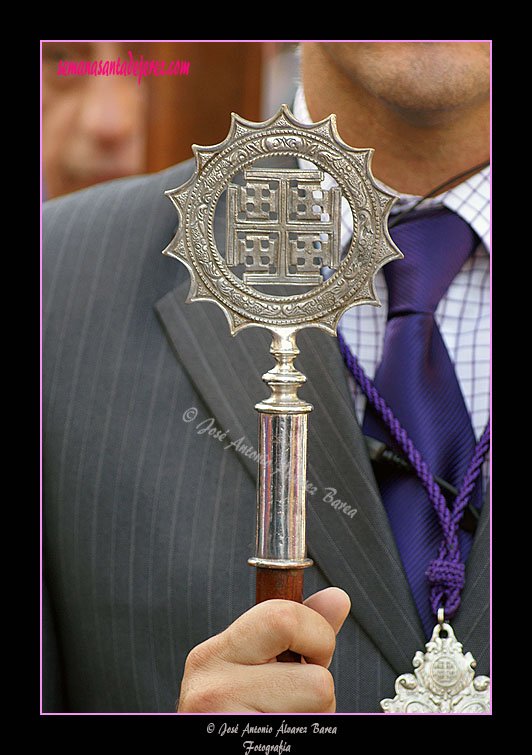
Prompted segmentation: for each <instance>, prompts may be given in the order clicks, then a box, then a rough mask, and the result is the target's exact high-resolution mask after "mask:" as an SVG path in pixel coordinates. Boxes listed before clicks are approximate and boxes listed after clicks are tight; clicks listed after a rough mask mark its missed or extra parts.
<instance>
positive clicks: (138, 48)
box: [42, 41, 150, 198]
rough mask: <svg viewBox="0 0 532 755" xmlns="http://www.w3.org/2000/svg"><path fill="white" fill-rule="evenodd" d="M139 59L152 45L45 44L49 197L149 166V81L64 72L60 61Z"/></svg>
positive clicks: (46, 181)
mask: <svg viewBox="0 0 532 755" xmlns="http://www.w3.org/2000/svg"><path fill="white" fill-rule="evenodd" d="M129 50H131V53H132V55H133V58H134V59H135V60H137V59H138V60H140V56H141V55H143V56H144V58H147V57H148V56H149V55H150V45H149V44H148V43H134V42H114V41H101V42H98V41H96V42H69V41H66V42H63V41H58V42H43V45H42V170H43V183H44V191H45V198H53V197H57V196H61V195H63V194H69V193H71V192H73V191H77V190H79V189H84V188H86V187H87V186H91V185H93V184H96V183H101V182H102V181H108V180H111V179H114V178H120V177H122V176H132V175H135V174H138V173H143V172H144V171H145V170H146V140H147V129H146V113H147V101H148V96H147V95H148V91H147V88H148V86H149V85H148V83H147V81H149V80H146V79H143V80H142V81H141V82H140V83H139V81H138V78H137V77H136V76H94V75H90V74H85V75H76V74H70V75H66V76H65V75H62V74H61V73H58V71H59V66H60V63H61V61H63V63H65V62H81V61H87V62H92V61H100V60H101V61H103V62H104V63H105V61H117V60H118V58H120V60H121V61H123V60H127V61H129V60H130V57H129V55H128V51H129Z"/></svg>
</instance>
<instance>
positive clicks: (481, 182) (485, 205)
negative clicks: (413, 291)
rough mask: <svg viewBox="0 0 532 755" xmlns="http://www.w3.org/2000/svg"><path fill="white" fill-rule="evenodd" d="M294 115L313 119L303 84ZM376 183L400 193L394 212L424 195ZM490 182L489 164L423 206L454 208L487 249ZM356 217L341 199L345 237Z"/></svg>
mask: <svg viewBox="0 0 532 755" xmlns="http://www.w3.org/2000/svg"><path fill="white" fill-rule="evenodd" d="M294 116H295V117H296V119H297V120H298V121H301V123H312V118H311V117H310V114H309V112H308V108H307V103H306V100H305V94H304V92H303V88H302V87H301V86H300V87H298V89H297V92H296V96H295V101H294ZM300 164H301V166H302V167H303V165H304V164H305V161H304V160H300ZM375 180H376V182H377V185H378V186H379V187H380V188H382V189H384V190H386V191H387V192H392V193H393V194H395V195H396V196H397V197H398V200H397V202H396V204H395V205H394V207H393V212H403V211H404V210H407V209H409V208H410V207H412V206H413V205H414V204H415V203H416V202H417V201H419V199H421V197H419V196H414V195H412V194H400V193H399V192H397V191H395V189H393V188H391V187H389V186H386V184H384V183H382V181H379V180H378V179H375ZM331 182H332V178H331V177H330V176H326V178H325V181H324V184H325V185H327V184H328V183H331ZM490 182H491V169H490V166H489V165H488V166H487V167H486V168H484V169H483V170H481V171H479V172H478V173H475V174H474V175H473V176H470V177H469V178H468V179H466V180H465V181H463V182H462V183H460V184H458V185H457V186H454V187H453V188H452V189H449V190H448V191H446V192H443V193H442V194H438V196H436V197H431V198H430V199H426V200H425V201H424V202H423V205H422V207H423V208H427V207H433V206H438V205H444V206H445V207H448V208H449V209H450V210H453V211H454V212H456V213H457V214H458V215H460V216H461V217H462V218H463V219H464V220H466V221H467V222H468V223H469V225H470V226H471V227H472V228H473V230H474V231H475V233H477V235H478V236H479V237H480V239H481V240H482V242H483V243H484V245H485V247H486V249H487V251H488V252H489V250H490V248H491V243H490V242H491V234H490V188H491V186H490ZM352 232H353V221H352V218H351V211H350V209H349V206H348V204H347V202H345V200H344V201H343V202H342V237H344V236H347V235H352Z"/></svg>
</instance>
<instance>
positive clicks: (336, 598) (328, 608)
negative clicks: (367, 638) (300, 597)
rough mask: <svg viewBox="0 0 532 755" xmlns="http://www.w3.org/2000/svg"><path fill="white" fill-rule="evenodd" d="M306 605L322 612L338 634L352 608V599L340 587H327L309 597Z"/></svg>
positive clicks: (305, 602)
mask: <svg viewBox="0 0 532 755" xmlns="http://www.w3.org/2000/svg"><path fill="white" fill-rule="evenodd" d="M304 605H306V606H308V607H309V608H312V609H313V610H314V611H317V612H318V613H319V614H321V615H322V616H323V618H324V619H326V620H327V621H328V622H329V624H330V625H331V626H332V628H333V629H334V633H335V634H338V632H339V631H340V629H341V627H342V624H343V623H344V621H345V620H346V618H347V615H348V613H349V610H350V608H351V600H350V598H349V595H348V594H347V593H346V592H344V590H341V589H340V588H339V587H327V588H325V590H320V591H319V592H316V593H314V595H311V596H310V597H309V598H307V599H306V600H305V601H304Z"/></svg>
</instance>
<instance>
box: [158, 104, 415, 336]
mask: <svg viewBox="0 0 532 755" xmlns="http://www.w3.org/2000/svg"><path fill="white" fill-rule="evenodd" d="M192 149H193V152H194V156H195V159H196V168H195V171H194V173H193V175H192V176H191V178H190V179H189V180H188V181H187V182H186V183H185V184H183V186H180V187H178V188H176V189H172V190H170V191H167V192H166V194H167V196H168V197H169V198H170V199H171V201H172V202H173V203H174V205H175V207H176V209H177V212H178V214H179V227H178V230H177V233H176V235H175V237H174V238H173V239H172V241H171V243H170V244H169V245H168V246H167V247H166V249H164V250H163V254H166V255H169V256H171V257H175V258H176V259H178V260H181V262H183V263H184V264H185V265H186V266H187V268H188V269H189V271H190V275H191V286H190V291H189V295H188V298H187V301H189V302H191V301H202V300H203V301H212V302H215V303H216V304H218V305H219V306H220V307H222V309H223V311H224V312H225V315H226V317H227V319H228V321H229V326H230V329H231V334H232V335H235V334H236V333H237V332H238V331H239V330H241V329H242V328H245V327H249V326H252V325H255V326H261V327H266V328H270V329H272V330H278V329H279V328H282V329H283V330H289V331H290V332H292V333H295V332H297V331H298V330H300V329H301V328H304V327H319V328H322V329H323V330H325V331H326V332H328V333H329V334H330V335H333V336H334V335H336V327H337V324H338V321H339V320H340V317H341V316H342V314H343V313H344V312H345V311H346V310H347V309H349V308H350V307H352V306H354V305H356V304H375V305H379V304H380V302H379V300H378V297H377V294H376V291H375V285H374V278H375V275H376V273H377V271H378V270H379V269H380V268H381V267H382V266H383V265H384V264H386V263H387V262H390V261H391V260H393V259H399V258H401V257H402V256H403V255H402V254H401V252H400V251H399V249H398V248H397V247H396V246H395V244H394V243H393V241H392V240H391V238H390V235H389V233H388V227H387V225H388V216H389V212H390V209H391V207H392V206H393V204H394V203H395V201H396V197H395V195H394V194H392V193H389V192H387V191H385V190H383V189H382V188H381V187H379V186H378V185H377V183H376V181H375V179H374V177H373V175H372V173H371V167H370V165H371V157H372V154H373V150H372V149H355V148H354V147H350V146H348V145H347V144H345V143H344V142H343V141H342V139H341V138H340V137H339V135H338V131H337V129H336V118H335V116H334V115H330V116H329V117H328V118H325V119H324V120H322V121H320V122H319V123H314V124H312V125H305V124H303V123H300V122H298V121H297V120H296V119H295V118H294V116H293V114H292V113H291V112H290V110H289V108H288V107H287V106H286V105H283V106H282V107H281V108H280V109H279V111H278V112H277V113H276V114H275V115H274V116H273V117H272V118H270V119H269V120H267V121H264V122H263V123H253V122H251V121H246V120H244V119H243V118H241V117H239V116H238V115H235V114H234V113H233V114H232V116H231V127H230V129H229V133H228V135H227V137H226V139H225V140H224V141H223V142H221V143H220V144H217V145H214V146H211V147H198V146H197V145H194V146H193V147H192ZM280 164H282V167H279V165H280ZM303 166H304V167H303ZM224 194H225V242H223V240H222V241H221V240H220V239H218V238H216V236H215V215H216V212H217V208H218V205H220V206H221V205H222V204H223V203H220V198H221V197H222V195H224ZM342 201H344V202H347V204H348V206H349V209H350V212H351V215H352V220H353V235H352V239H351V242H350V244H349V246H348V248H347V249H346V250H342V248H341V240H340V235H341V233H340V231H341V203H342ZM218 212H220V210H219V209H218ZM224 243H225V248H223V246H224ZM324 269H327V271H328V274H327V276H324V274H323V271H324ZM296 287H297V288H296ZM280 290H281V291H282V292H283V293H282V295H281V294H280V293H279V291H280Z"/></svg>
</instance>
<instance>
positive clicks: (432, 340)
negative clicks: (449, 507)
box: [363, 208, 481, 636]
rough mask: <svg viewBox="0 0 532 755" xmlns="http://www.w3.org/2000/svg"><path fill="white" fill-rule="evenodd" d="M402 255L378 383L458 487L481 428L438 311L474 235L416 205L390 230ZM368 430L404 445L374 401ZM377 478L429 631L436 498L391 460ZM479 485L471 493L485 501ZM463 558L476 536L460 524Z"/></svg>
mask: <svg viewBox="0 0 532 755" xmlns="http://www.w3.org/2000/svg"><path fill="white" fill-rule="evenodd" d="M390 233H391V236H392V238H393V240H394V241H395V243H396V244H397V246H398V247H399V249H400V250H401V251H402V252H403V254H404V259H403V260H397V261H394V262H390V263H389V264H388V265H386V266H385V267H384V275H385V278H386V282H387V285H388V294H389V301H388V323H387V326H386V333H385V338H384V347H383V357H382V362H381V364H380V365H379V367H378V369H377V372H376V375H375V380H374V384H375V387H376V389H377V391H378V392H379V394H380V395H381V396H382V397H383V399H384V400H385V401H386V402H387V404H388V406H389V407H390V409H391V410H392V412H393V413H394V415H395V417H396V418H397V420H399V422H400V423H401V424H402V426H403V427H404V429H405V430H406V432H407V433H408V436H409V437H410V439H411V440H412V441H413V443H414V445H415V447H416V448H417V450H418V451H419V452H420V454H421V455H422V457H423V459H424V460H425V462H426V463H427V464H428V466H429V468H430V471H431V473H432V474H433V475H437V476H439V477H441V478H443V479H444V480H446V481H447V482H449V483H451V485H454V487H455V488H458V489H459V488H460V485H461V483H462V480H463V477H464V474H465V472H466V470H467V467H468V464H469V462H470V461H471V458H472V457H473V454H474V452H475V444H476V441H475V435H474V431H473V428H472V425H471V420H470V417H469V413H468V411H467V407H466V405H465V403H464V398H463V396H462V392H461V390H460V386H459V384H458V381H457V378H456V374H455V370H454V367H453V364H452V362H451V360H450V357H449V354H448V352H447V349H446V346H445V344H444V342H443V339H442V336H441V334H440V331H439V329H438V326H437V324H436V322H435V320H434V312H435V310H436V307H437V306H438V303H439V301H440V299H441V298H442V296H443V295H444V294H445V292H446V291H447V289H448V288H449V285H450V284H451V282H452V280H453V279H454V277H455V276H456V274H457V273H458V272H459V270H460V269H461V268H462V266H463V265H464V263H465V262H466V260H467V258H468V257H469V255H470V254H471V252H472V251H473V249H474V248H475V246H476V244H477V243H478V238H477V237H476V235H475V233H474V232H473V230H472V229H471V228H470V226H469V225H468V224H467V223H466V222H465V221H464V220H462V219H461V218H460V217H459V216H458V215H456V214H455V213H453V212H451V211H450V210H447V209H445V208H440V209H435V210H434V209H433V210H428V211H425V212H419V213H416V214H414V215H413V216H410V218H408V219H406V220H405V221H403V222H402V223H400V224H398V225H397V226H395V227H394V228H393V229H391V230H390ZM363 430H364V434H365V435H369V436H371V437H374V438H377V439H378V440H381V441H384V442H385V443H387V445H389V446H390V447H391V448H393V449H394V450H399V449H398V446H397V444H396V442H395V441H394V440H393V439H392V437H391V436H390V434H389V433H388V430H387V429H386V427H385V425H384V423H383V422H382V420H381V419H380V417H378V415H377V414H376V412H375V411H374V410H373V409H372V408H371V407H370V406H369V405H368V408H367V410H366V416H365V419H364V424H363ZM379 486H380V489H381V494H382V498H383V501H384V505H385V507H386V511H387V514H388V517H389V520H390V524H391V527H392V531H393V533H394V536H395V539H396V542H397V546H398V548H399V553H400V555H401V558H402V561H403V565H404V569H405V573H406V576H407V579H408V582H409V585H410V588H411V590H412V594H413V596H414V600H415V603H416V606H417V608H418V612H419V615H420V618H421V621H422V624H423V627H424V628H425V632H426V634H427V636H430V633H431V631H432V629H433V627H434V624H435V617H434V615H433V612H432V609H431V606H430V601H429V585H428V582H427V577H426V574H425V572H426V571H427V568H428V566H429V563H430V562H431V560H432V559H434V558H436V557H437V554H438V546H439V544H440V542H441V537H442V532H441V528H440V525H439V521H438V518H437V516H436V514H435V512H434V508H433V505H432V503H431V501H430V499H429V497H428V495H427V493H426V491H425V489H424V488H423V486H422V484H421V482H420V481H419V480H418V479H417V478H416V477H414V476H407V475H403V474H402V473H401V472H399V471H397V470H394V469H391V470H386V471H384V472H383V474H382V475H381V476H380V477H379ZM480 492H481V485H480V484H478V483H477V485H476V488H475V490H474V491H473V494H472V496H471V499H470V500H471V502H472V503H473V505H477V506H480ZM458 537H459V546H460V556H461V560H462V561H463V562H465V559H466V557H467V553H468V551H469V548H470V545H471V537H470V536H469V535H468V534H467V533H466V532H463V531H462V530H460V532H459V535H458Z"/></svg>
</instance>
